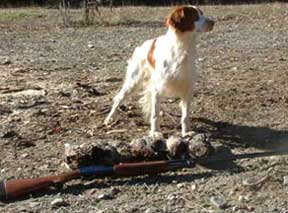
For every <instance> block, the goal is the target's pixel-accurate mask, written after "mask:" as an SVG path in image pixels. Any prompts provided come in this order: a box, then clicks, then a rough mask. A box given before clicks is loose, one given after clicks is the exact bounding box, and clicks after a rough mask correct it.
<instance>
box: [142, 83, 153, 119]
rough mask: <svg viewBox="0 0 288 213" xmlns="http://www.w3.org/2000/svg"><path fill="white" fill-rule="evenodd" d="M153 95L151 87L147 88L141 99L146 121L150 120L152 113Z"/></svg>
mask: <svg viewBox="0 0 288 213" xmlns="http://www.w3.org/2000/svg"><path fill="white" fill-rule="evenodd" d="M151 95H152V94H151V91H150V90H149V89H146V90H144V91H143V93H142V97H141V98H140V99H139V103H140V105H141V108H142V112H143V115H144V119H145V120H146V121H149V119H150V115H151V99H152V97H151Z"/></svg>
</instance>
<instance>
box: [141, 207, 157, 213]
mask: <svg viewBox="0 0 288 213" xmlns="http://www.w3.org/2000/svg"><path fill="white" fill-rule="evenodd" d="M154 212H157V209H156V208H154V207H151V208H148V209H146V210H145V212H144V213H154Z"/></svg>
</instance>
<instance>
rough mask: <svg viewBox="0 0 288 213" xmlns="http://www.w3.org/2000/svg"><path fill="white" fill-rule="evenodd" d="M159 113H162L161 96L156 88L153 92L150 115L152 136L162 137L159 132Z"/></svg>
mask: <svg viewBox="0 0 288 213" xmlns="http://www.w3.org/2000/svg"><path fill="white" fill-rule="evenodd" d="M159 113H160V97H159V94H158V92H157V91H156V90H153V91H152V92H151V115H150V124H151V127H150V136H151V137H153V138H162V134H161V133H160V132H159V129H160V125H159Z"/></svg>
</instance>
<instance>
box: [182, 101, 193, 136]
mask: <svg viewBox="0 0 288 213" xmlns="http://www.w3.org/2000/svg"><path fill="white" fill-rule="evenodd" d="M190 99H191V98H190V97H187V98H182V99H181V102H180V106H181V111H182V117H181V128H182V136H183V137H184V136H185V135H186V134H187V133H188V131H189V126H190V121H189V110H190V102H191V100H190Z"/></svg>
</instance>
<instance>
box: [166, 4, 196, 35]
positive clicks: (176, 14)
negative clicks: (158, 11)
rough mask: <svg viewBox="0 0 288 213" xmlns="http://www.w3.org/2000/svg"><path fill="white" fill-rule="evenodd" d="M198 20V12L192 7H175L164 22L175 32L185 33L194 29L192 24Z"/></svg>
mask: <svg viewBox="0 0 288 213" xmlns="http://www.w3.org/2000/svg"><path fill="white" fill-rule="evenodd" d="M198 19H199V14H198V11H197V10H196V9H195V8H194V7H189V6H180V7H176V8H175V9H174V10H173V11H172V12H171V13H170V15H169V16H168V18H167V20H166V25H167V26H172V27H173V28H174V29H175V30H176V32H187V31H193V30H194V29H195V24H194V22H195V21H197V20H198Z"/></svg>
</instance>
